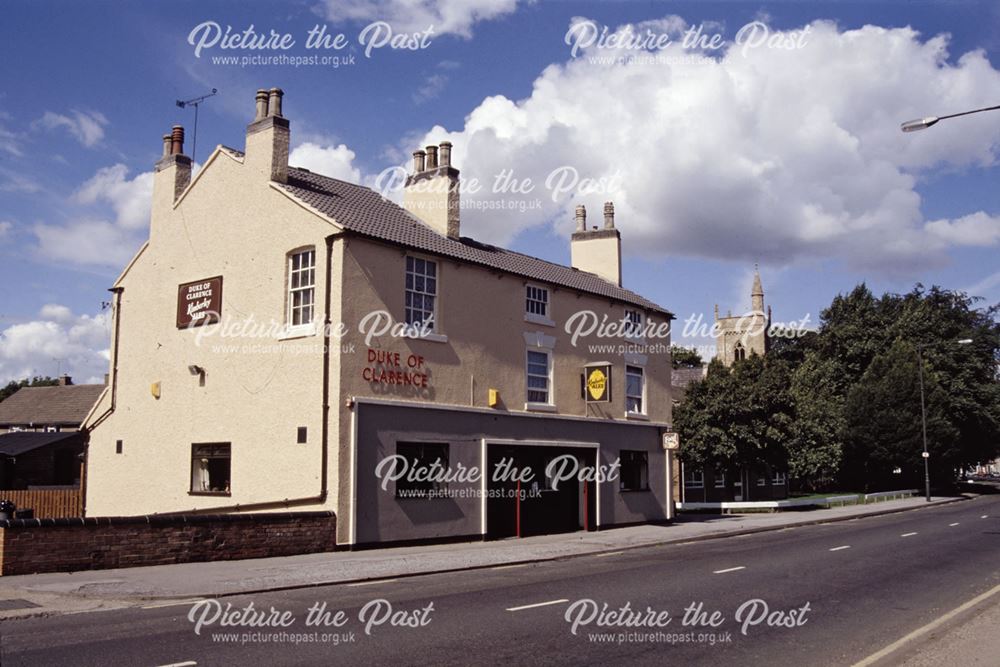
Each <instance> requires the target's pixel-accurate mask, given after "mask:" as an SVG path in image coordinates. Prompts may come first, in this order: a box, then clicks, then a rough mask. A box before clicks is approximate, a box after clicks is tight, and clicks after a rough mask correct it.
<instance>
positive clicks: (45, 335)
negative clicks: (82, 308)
mask: <svg viewBox="0 0 1000 667" xmlns="http://www.w3.org/2000/svg"><path fill="white" fill-rule="evenodd" d="M109 337H110V329H109V326H108V315H107V314H103V313H102V314H99V315H93V316H91V315H74V314H73V313H72V312H70V310H69V309H68V308H66V307H65V306H60V305H57V304H49V305H47V306H45V307H44V308H43V309H42V312H41V314H40V316H39V319H37V320H34V321H31V322H23V323H20V324H14V325H11V326H9V327H7V328H6V329H4V330H3V331H0V383H7V382H9V381H10V380H18V379H21V378H25V377H31V376H33V375H55V374H56V373H57V371H58V370H59V369H61V370H62V372H64V373H67V374H69V375H72V376H73V379H74V382H77V383H84V382H101V381H103V377H104V374H105V373H106V372H107V371H108V359H109V356H108V340H109Z"/></svg>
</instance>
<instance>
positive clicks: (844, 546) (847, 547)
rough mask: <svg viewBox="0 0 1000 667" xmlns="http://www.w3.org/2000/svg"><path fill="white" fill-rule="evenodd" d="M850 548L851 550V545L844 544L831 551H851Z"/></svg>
mask: <svg viewBox="0 0 1000 667" xmlns="http://www.w3.org/2000/svg"><path fill="white" fill-rule="evenodd" d="M850 548H851V545H850V544H844V545H842V546H839V547H833V548H832V549H830V551H843V550H844V549H850Z"/></svg>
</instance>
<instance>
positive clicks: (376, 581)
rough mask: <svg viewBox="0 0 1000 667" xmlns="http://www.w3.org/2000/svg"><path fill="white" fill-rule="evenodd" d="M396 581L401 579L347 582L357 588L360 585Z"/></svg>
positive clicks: (348, 585) (349, 586)
mask: <svg viewBox="0 0 1000 667" xmlns="http://www.w3.org/2000/svg"><path fill="white" fill-rule="evenodd" d="M394 581H399V579H375V580H374V581H359V582H357V583H356V584H347V587H348V588H357V587H358V586H374V585H375V584H391V583H392V582H394Z"/></svg>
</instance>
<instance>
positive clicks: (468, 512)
mask: <svg viewBox="0 0 1000 667" xmlns="http://www.w3.org/2000/svg"><path fill="white" fill-rule="evenodd" d="M353 409H354V411H355V413H354V415H353V418H354V420H355V426H354V429H355V431H354V432H355V436H354V443H353V445H354V447H355V451H354V467H355V470H354V471H353V474H354V481H355V487H354V488H355V489H356V492H355V495H354V503H353V508H352V514H353V515H354V516H353V518H354V519H355V523H354V526H355V530H354V539H353V542H354V544H355V545H372V544H384V543H387V542H409V541H434V540H441V541H443V540H448V539H460V538H466V539H476V538H487V537H505V536H510V535H516V534H518V532H519V533H520V534H521V535H522V536H526V535H529V534H541V533H545V532H566V531H572V530H582V529H584V528H585V527H586V528H588V529H590V530H595V529H603V528H608V527H612V526H616V525H627V524H635V523H648V522H661V521H664V520H666V519H667V518H668V508H667V499H668V484H667V477H668V475H667V458H666V455H667V453H666V452H665V451H664V449H663V447H662V444H661V443H662V426H661V425H658V424H648V423H642V422H625V421H607V420H600V421H598V420H587V419H581V418H566V417H559V416H555V415H552V416H549V415H545V416H534V415H517V414H510V413H504V412H494V411H488V410H474V409H460V408H455V409H446V408H439V407H435V408H430V407H428V406H427V405H426V404H424V405H421V404H418V403H414V404H413V405H412V406H411V405H405V404H402V403H400V402H395V403H380V402H375V401H363V400H361V401H358V402H357V403H355V405H354V408H353ZM414 452H418V453H417V454H414ZM393 456H397V457H401V458H397V459H395V460H394V461H395V462H394V463H386V462H384V461H385V460H386V459H387V458H388V457H393ZM410 456H428V457H431V458H433V457H445V458H446V461H447V468H448V470H450V471H451V472H452V473H457V472H460V471H463V470H464V471H466V472H467V471H471V470H474V469H478V470H479V471H480V473H481V474H480V476H479V478H478V479H470V477H469V475H465V476H464V477H463V479H457V480H449V481H447V482H446V483H444V484H437V485H428V484H424V485H423V486H422V488H421V490H419V491H415V490H414V488H415V487H420V486H421V485H420V483H419V482H418V483H416V484H414V483H412V482H411V483H409V484H407V483H406V480H405V479H402V480H393V479H389V478H390V477H392V475H391V474H390V473H392V472H393V466H396V465H402V464H401V461H402V460H403V459H406V460H408V461H410V460H415V459H409V458H408V457H410ZM560 457H561V458H560ZM505 459H506V464H507V467H505V468H498V464H499V463H501V462H504V460H505ZM556 459H558V461H557V463H556V465H557V466H561V465H564V466H565V467H564V468H562V470H563V473H564V474H567V475H568V474H569V473H571V472H573V470H574V467H573V464H574V461H575V463H576V465H577V466H578V467H579V469H582V470H583V471H584V473H583V477H584V478H585V479H584V480H581V479H580V475H579V470H578V474H577V475H575V476H574V477H573V478H572V479H570V480H564V481H561V482H560V483H559V484H557V485H554V486H556V487H557V488H555V489H553V488H550V487H551V486H553V484H552V482H551V481H550V480H547V479H546V476H545V474H544V470H545V468H546V467H547V466H548V464H549V463H551V462H552V461H553V460H556ZM623 459H624V461H625V463H624V466H625V467H626V468H627V470H625V471H624V472H625V475H624V476H623V474H622V473H623V470H622V464H621V461H622V460H623ZM424 460H425V461H427V460H430V459H424ZM442 460H443V459H442ZM616 461H619V464H620V465H619V468H618V471H619V472H618V475H617V476H616V478H615V479H613V480H610V481H609V480H607V479H605V480H604V481H596V480H592V479H591V480H589V481H588V480H587V479H586V478H588V477H589V473H590V472H591V471H593V470H594V468H595V464H596V467H597V468H598V469H603V470H604V471H605V472H609V471H611V470H612V469H613V468H612V466H613V464H614V463H615V462H616ZM380 463H381V465H382V468H381V473H382V475H381V478H380V476H379V475H378V474H377V472H378V471H379V466H380ZM512 467H513V468H515V469H518V470H521V471H523V470H524V468H525V467H530V468H531V472H532V473H533V479H532V480H531V481H528V480H525V481H524V482H523V483H522V484H520V486H518V485H517V483H516V482H515V481H514V480H513V479H512V477H513V476H515V473H512V472H511V468H512ZM503 470H506V471H507V472H508V474H507V475H506V476H504V475H502V474H500V473H501V472H502V471H503ZM395 472H396V474H398V473H399V472H400V468H395ZM554 472H555V470H554ZM626 477H627V479H625V478H626ZM623 480H624V481H623ZM432 486H433V488H431V487H432ZM383 487H384V488H383ZM623 487H625V488H623ZM421 492H422V493H425V494H426V495H425V496H422V497H414V495H417V496H419V494H420V493H421ZM511 496H513V497H511ZM518 529H520V531H518Z"/></svg>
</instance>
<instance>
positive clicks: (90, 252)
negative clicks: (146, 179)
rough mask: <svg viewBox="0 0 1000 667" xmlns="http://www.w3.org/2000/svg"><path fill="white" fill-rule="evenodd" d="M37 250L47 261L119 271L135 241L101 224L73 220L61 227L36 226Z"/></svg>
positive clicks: (95, 221)
mask: <svg viewBox="0 0 1000 667" xmlns="http://www.w3.org/2000/svg"><path fill="white" fill-rule="evenodd" d="M34 232H35V236H37V237H38V250H39V252H40V253H41V254H42V256H44V257H46V258H47V259H50V260H54V261H59V262H70V263H73V264H96V265H101V266H110V267H117V268H120V267H122V266H124V265H125V263H126V262H128V261H129V259H131V257H132V255H134V254H135V250H136V248H137V247H138V244H139V242H140V241H139V239H138V238H137V237H136V236H134V235H130V234H129V233H128V232H127V231H125V230H123V229H121V228H120V227H118V226H116V225H115V224H113V223H111V222H107V221H105V220H89V219H84V220H75V221H73V222H70V223H68V224H65V225H49V224H37V225H35V227H34Z"/></svg>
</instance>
